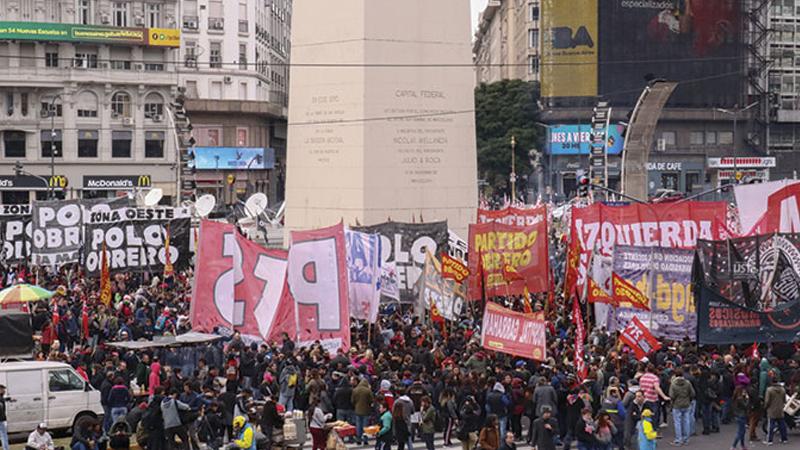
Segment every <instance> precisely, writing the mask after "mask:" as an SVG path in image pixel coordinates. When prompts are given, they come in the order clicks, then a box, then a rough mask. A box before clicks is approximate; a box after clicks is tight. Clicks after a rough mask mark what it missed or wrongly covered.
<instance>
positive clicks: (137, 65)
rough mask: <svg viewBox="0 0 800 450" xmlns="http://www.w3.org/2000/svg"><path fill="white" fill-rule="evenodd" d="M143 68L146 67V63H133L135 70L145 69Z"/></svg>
mask: <svg viewBox="0 0 800 450" xmlns="http://www.w3.org/2000/svg"><path fill="white" fill-rule="evenodd" d="M143 69H144V64H134V65H133V70H143Z"/></svg>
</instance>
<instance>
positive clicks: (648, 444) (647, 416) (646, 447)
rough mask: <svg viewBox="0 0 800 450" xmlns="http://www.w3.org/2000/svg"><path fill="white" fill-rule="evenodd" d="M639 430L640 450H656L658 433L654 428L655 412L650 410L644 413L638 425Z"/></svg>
mask: <svg viewBox="0 0 800 450" xmlns="http://www.w3.org/2000/svg"><path fill="white" fill-rule="evenodd" d="M637 429H638V430H639V450H655V449H656V439H657V437H658V433H656V430H655V428H653V412H652V411H650V410H649V409H645V410H644V411H642V420H640V421H639V425H637Z"/></svg>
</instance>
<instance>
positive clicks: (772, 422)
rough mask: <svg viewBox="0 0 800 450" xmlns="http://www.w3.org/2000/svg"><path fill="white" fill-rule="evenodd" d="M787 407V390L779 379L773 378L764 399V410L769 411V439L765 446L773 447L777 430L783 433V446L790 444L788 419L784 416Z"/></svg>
mask: <svg viewBox="0 0 800 450" xmlns="http://www.w3.org/2000/svg"><path fill="white" fill-rule="evenodd" d="M785 406H786V390H785V389H784V388H783V385H782V384H781V383H780V382H779V381H778V379H777V377H775V376H773V378H772V382H771V383H770V385H769V387H768V388H767V390H766V392H765V397H764V409H765V410H766V411H767V439H766V440H765V441H764V444H766V445H772V439H773V437H774V435H775V430H776V429H777V430H778V431H780V433H781V444H786V443H787V442H788V438H787V436H786V419H785V418H784V415H783V409H784V407H785Z"/></svg>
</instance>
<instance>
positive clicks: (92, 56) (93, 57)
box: [72, 53, 97, 69]
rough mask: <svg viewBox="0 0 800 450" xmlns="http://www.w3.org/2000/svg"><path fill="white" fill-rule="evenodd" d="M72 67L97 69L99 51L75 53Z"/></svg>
mask: <svg viewBox="0 0 800 450" xmlns="http://www.w3.org/2000/svg"><path fill="white" fill-rule="evenodd" d="M72 67H77V68H80V69H97V53H75V59H74V60H73V63H72Z"/></svg>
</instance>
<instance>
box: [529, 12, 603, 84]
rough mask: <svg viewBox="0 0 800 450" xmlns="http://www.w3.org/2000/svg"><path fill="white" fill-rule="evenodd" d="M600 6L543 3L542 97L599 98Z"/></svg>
mask: <svg viewBox="0 0 800 450" xmlns="http://www.w3.org/2000/svg"><path fill="white" fill-rule="evenodd" d="M604 3H605V2H604ZM597 4H598V1H597V0H570V1H564V0H543V1H542V16H541V17H542V36H543V37H542V96H543V97H593V96H595V95H597V57H598V35H597V6H598V5H597Z"/></svg>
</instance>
